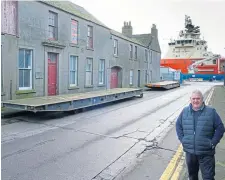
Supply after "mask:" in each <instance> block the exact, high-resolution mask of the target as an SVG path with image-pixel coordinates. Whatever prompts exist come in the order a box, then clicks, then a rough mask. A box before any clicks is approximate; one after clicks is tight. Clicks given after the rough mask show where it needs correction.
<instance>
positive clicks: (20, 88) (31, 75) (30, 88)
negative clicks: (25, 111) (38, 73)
mask: <svg viewBox="0 0 225 180" xmlns="http://www.w3.org/2000/svg"><path fill="white" fill-rule="evenodd" d="M20 50H23V51H24V64H25V52H26V51H30V52H31V60H30V61H31V62H30V66H29V67H28V68H25V67H24V68H20V67H19V60H20V59H19V58H20V56H18V57H19V58H18V77H19V71H20V70H30V86H29V87H20V77H19V78H18V82H19V83H18V87H19V90H32V87H33V81H32V80H33V67H32V66H33V49H27V48H19V53H20ZM23 80H24V79H23Z"/></svg>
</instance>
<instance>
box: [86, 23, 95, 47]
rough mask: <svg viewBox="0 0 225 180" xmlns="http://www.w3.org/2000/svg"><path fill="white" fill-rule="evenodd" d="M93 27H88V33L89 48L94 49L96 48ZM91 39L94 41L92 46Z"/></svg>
mask: <svg viewBox="0 0 225 180" xmlns="http://www.w3.org/2000/svg"><path fill="white" fill-rule="evenodd" d="M93 31H94V28H93V26H90V25H88V32H87V48H89V49H93V48H94V38H93V36H94V35H93ZM90 39H91V40H92V46H90Z"/></svg>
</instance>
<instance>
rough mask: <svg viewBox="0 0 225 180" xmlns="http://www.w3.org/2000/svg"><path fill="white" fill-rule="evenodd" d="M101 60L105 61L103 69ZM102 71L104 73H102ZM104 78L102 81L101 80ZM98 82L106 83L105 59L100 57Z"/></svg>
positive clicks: (100, 83)
mask: <svg viewBox="0 0 225 180" xmlns="http://www.w3.org/2000/svg"><path fill="white" fill-rule="evenodd" d="M101 62H103V69H101ZM101 73H102V74H101ZM100 74H101V75H102V78H100ZM100 79H101V80H102V79H103V80H102V82H101V81H100ZM98 84H99V85H104V84H105V59H99V64H98Z"/></svg>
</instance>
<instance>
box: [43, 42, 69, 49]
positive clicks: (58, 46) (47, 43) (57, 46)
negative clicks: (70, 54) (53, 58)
mask: <svg viewBox="0 0 225 180" xmlns="http://www.w3.org/2000/svg"><path fill="white" fill-rule="evenodd" d="M42 45H43V46H49V47H55V48H60V49H64V48H65V47H66V45H65V44H62V43H61V42H59V41H56V40H46V41H43V42H42Z"/></svg>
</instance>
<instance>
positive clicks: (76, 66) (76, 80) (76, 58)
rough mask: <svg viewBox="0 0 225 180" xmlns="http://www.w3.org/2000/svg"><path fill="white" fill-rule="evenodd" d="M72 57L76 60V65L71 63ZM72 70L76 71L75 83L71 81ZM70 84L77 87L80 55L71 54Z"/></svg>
mask: <svg viewBox="0 0 225 180" xmlns="http://www.w3.org/2000/svg"><path fill="white" fill-rule="evenodd" d="M71 58H73V60H74V61H75V62H73V65H74V67H72V64H71V60H72V59H71ZM71 72H75V84H73V83H71V79H70V77H71ZM69 85H70V87H77V86H78V56H75V55H70V58H69Z"/></svg>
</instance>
